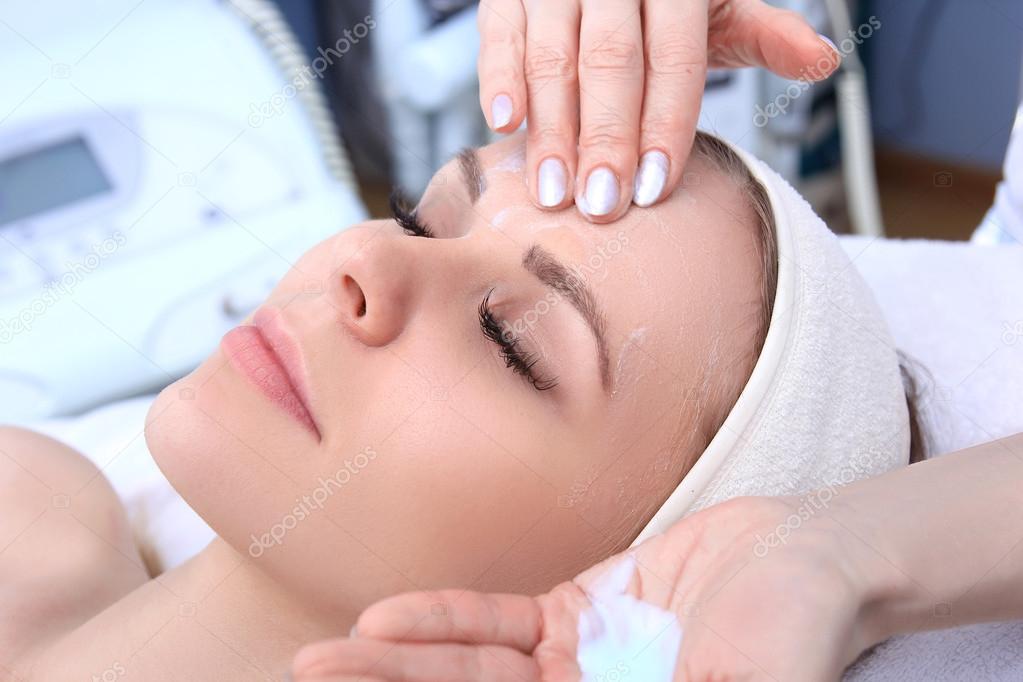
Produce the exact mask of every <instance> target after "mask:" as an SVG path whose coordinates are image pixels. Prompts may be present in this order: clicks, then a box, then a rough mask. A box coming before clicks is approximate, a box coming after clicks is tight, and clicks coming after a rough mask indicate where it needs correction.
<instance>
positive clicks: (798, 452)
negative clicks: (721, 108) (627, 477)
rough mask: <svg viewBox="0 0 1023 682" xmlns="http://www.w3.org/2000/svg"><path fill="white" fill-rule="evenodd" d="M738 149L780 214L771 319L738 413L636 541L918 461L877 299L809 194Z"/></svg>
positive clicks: (894, 357)
mask: <svg viewBox="0 0 1023 682" xmlns="http://www.w3.org/2000/svg"><path fill="white" fill-rule="evenodd" d="M733 149H735V151H736V153H737V154H739V156H740V157H741V158H742V159H743V161H744V162H745V163H746V165H747V166H748V167H749V169H750V171H751V172H752V173H753V175H754V176H755V177H756V178H757V179H758V180H759V181H760V182H761V183H762V184H763V186H764V188H765V189H766V190H767V195H768V197H769V199H770V204H771V209H772V210H773V212H774V219H775V224H776V232H777V239H778V286H777V290H776V293H775V298H774V312H773V313H772V315H771V323H770V326H769V327H768V331H767V338H766V340H765V342H764V347H763V350H762V351H761V353H760V357H759V358H758V359H757V362H756V365H755V366H754V368H753V372H752V373H751V375H750V378H749V381H748V382H747V383H746V386H745V388H743V390H742V393H741V394H740V395H739V399H738V400H737V401H736V403H735V406H734V407H733V408H732V410H731V412H730V413H729V414H728V417H727V418H726V419H725V421H724V424H722V426H721V429H720V430H719V431H718V433H717V434H716V435H715V436H714V438H713V439H712V440H711V442H710V444H709V445H708V446H707V448H706V450H704V451H703V454H702V455H701V456H700V458H699V460H697V462H696V464H695V465H694V466H693V468H692V469H691V470H690V471H689V472H688V473H687V474H686V475H685V477H684V478H683V479H682V482H681V483H680V484H679V486H678V488H676V489H675V491H674V492H673V493H672V494H671V495H670V496H669V497H668V499H667V500H666V501H665V503H664V504H663V505H662V506H661V508H660V509H659V510H658V511H657V513H656V514H654V516H653V518H652V519H651V520H650V522H649V523H648V524H647V525H646V527H645V528H644V529H643V531H642V532H641V533H640V534H639V536H638V537H637V538H636V540H635V542H634V543H633V545H635V544H638V543H640V542H642V541H643V540H644V539H646V538H648V537H650V536H651V535H654V534H657V533H662V532H664V531H665V530H667V529H668V527H669V526H671V525H672V524H673V523H674V522H676V521H678V520H679V519H681V518H682V517H684V516H686V515H687V514H690V513H692V512H695V511H698V510H700V509H703V508H704V507H708V506H710V505H713V504H716V503H718V502H722V501H724V500H727V499H730V498H733V497H738V496H743V495H800V494H804V493H808V492H810V491H814V490H820V489H833V488H835V487H836V486H839V485H842V484H845V483H849V482H851V481H853V480H856V479H860V478H865V477H868V476H873V475H877V474H880V473H883V472H885V471H889V470H891V469H894V468H896V467H899V466H902V465H905V464H907V463H908V462H909V436H910V434H909V416H908V412H907V408H906V397H905V393H904V388H903V385H902V378H901V374H900V371H899V361H898V355H897V353H896V349H895V345H894V342H893V341H892V338H891V335H890V334H889V332H888V328H887V326H886V324H885V322H884V319H883V318H882V316H881V311H880V310H879V309H878V306H877V303H876V302H875V301H874V298H873V295H872V294H871V292H870V290H869V289H868V288H867V285H866V283H865V282H864V281H863V279H862V278H861V277H860V275H859V273H858V272H857V270H856V268H855V267H853V265H852V264H851V263H850V261H849V259H848V257H847V256H846V255H845V252H844V251H843V250H842V248H841V246H840V245H839V243H838V240H837V238H836V237H835V235H834V234H832V232H831V231H830V230H829V229H828V228H827V226H826V225H825V224H824V221H822V220H821V219H820V218H819V217H818V216H817V215H816V214H815V213H814V212H813V209H812V208H810V205H809V204H807V203H806V201H805V200H804V199H803V197H802V196H800V195H799V193H798V192H796V190H795V189H793V188H792V187H791V186H790V185H789V184H788V183H787V182H786V181H785V180H784V179H783V178H782V177H781V176H779V175H778V174H777V173H775V172H774V171H773V170H771V169H770V168H769V167H768V166H767V165H766V164H764V163H763V162H762V161H760V160H759V159H756V158H755V157H753V156H751V155H750V154H748V153H746V152H744V151H743V150H741V149H738V148H735V147H733ZM831 492H832V494H833V493H834V490H832V491H831ZM822 497H823V495H822Z"/></svg>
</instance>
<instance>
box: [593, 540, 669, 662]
mask: <svg viewBox="0 0 1023 682" xmlns="http://www.w3.org/2000/svg"><path fill="white" fill-rule="evenodd" d="M635 573H636V558H635V557H634V556H633V555H632V554H631V553H629V554H626V555H625V556H624V557H623V558H622V559H620V560H619V561H618V562H617V563H616V564H614V565H613V566H611V567H610V568H609V569H608V571H607V573H605V574H604V575H602V576H601V577H600V578H599V579H598V580H597V581H596V582H595V583H594V584H593V586H592V587H591V588H590V589H588V590H587V593H588V595H589V597H590V602H591V604H592V606H591V608H589V609H588V610H586V611H584V612H583V613H581V614H580V615H579V627H578V633H579V647H578V649H577V650H576V662H577V663H578V664H579V671H580V672H581V673H582V682H606V680H609V679H615V680H621V681H622V682H628V681H630V680H633V681H635V682H671V680H672V678H673V677H674V673H675V665H676V662H677V661H678V654H679V649H680V648H681V646H682V626H681V624H680V623H679V622H678V618H677V617H676V616H675V614H674V613H672V612H670V611H665V610H664V609H661V608H659V607H657V606H654V605H653V604H648V603H646V602H644V601H640V600H639V599H636V598H635V597H633V596H631V595H630V594H628V588H629V582H630V581H631V580H632V576H633V575H635Z"/></svg>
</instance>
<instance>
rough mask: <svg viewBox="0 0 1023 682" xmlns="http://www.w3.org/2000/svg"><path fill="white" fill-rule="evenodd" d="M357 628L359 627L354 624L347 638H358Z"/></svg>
mask: <svg viewBox="0 0 1023 682" xmlns="http://www.w3.org/2000/svg"><path fill="white" fill-rule="evenodd" d="M358 627H359V626H358V625H357V624H356V625H353V626H352V629H351V630H349V631H348V636H349V637H358V636H359V630H358Z"/></svg>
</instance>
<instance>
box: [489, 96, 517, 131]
mask: <svg viewBox="0 0 1023 682" xmlns="http://www.w3.org/2000/svg"><path fill="white" fill-rule="evenodd" d="M511 117H512V101H511V97H509V96H508V95H505V94H500V95H498V96H497V97H495V98H494V101H493V102H491V103H490V121H491V125H492V126H494V130H499V129H501V128H503V127H505V126H506V125H508V123H509V122H510V121H511Z"/></svg>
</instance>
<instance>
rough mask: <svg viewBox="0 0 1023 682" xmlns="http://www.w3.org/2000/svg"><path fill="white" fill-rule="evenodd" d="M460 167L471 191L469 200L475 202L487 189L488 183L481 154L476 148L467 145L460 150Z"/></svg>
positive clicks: (466, 184) (463, 178) (466, 185)
mask: <svg viewBox="0 0 1023 682" xmlns="http://www.w3.org/2000/svg"><path fill="white" fill-rule="evenodd" d="M458 167H459V168H461V169H462V180H463V181H464V182H465V187H466V189H467V190H468V191H469V202H470V203H471V204H475V203H476V200H477V199H479V198H480V195H481V194H483V193H484V192H485V191H486V190H487V183H486V180H485V179H484V177H483V166H482V165H481V164H480V155H479V154H478V153H477V152H476V150H475V149H472V148H471V147H466V148H465V149H463V150H462V151H460V152H458Z"/></svg>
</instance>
